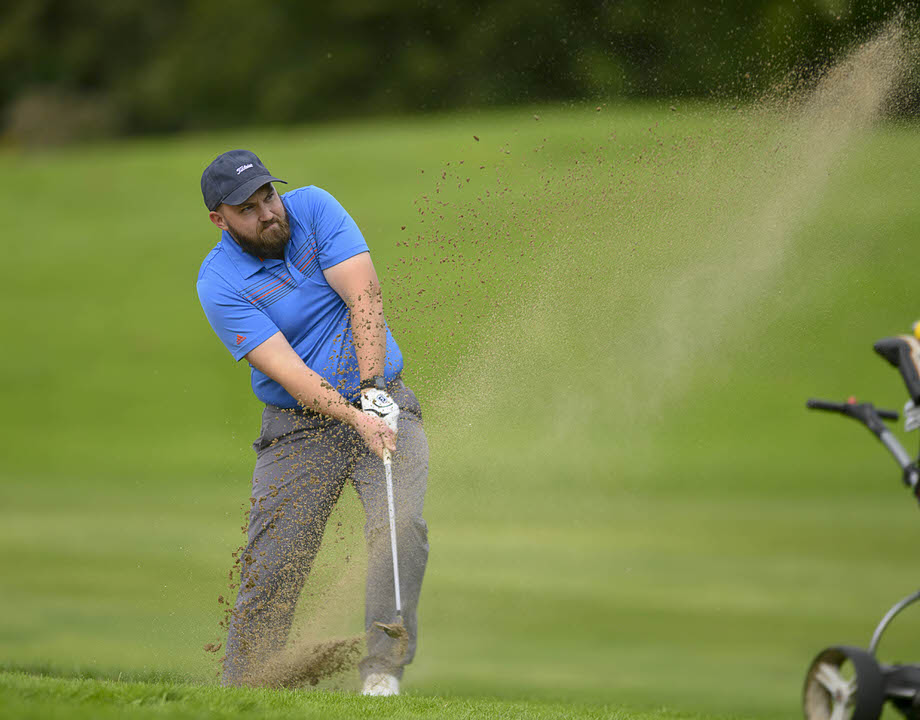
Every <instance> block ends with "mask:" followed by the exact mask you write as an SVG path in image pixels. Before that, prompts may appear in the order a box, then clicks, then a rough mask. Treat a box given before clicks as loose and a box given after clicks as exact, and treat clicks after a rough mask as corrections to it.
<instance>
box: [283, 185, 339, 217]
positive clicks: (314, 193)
mask: <svg viewBox="0 0 920 720" xmlns="http://www.w3.org/2000/svg"><path fill="white" fill-rule="evenodd" d="M281 198H282V199H283V200H284V205H285V207H287V209H288V212H292V213H294V215H296V216H298V218H299V219H301V220H305V219H309V218H311V217H313V216H315V215H317V214H320V213H322V211H323V209H324V208H325V207H326V206H327V205H329V204H331V203H335V202H336V199H335V198H334V197H332V195H331V194H330V193H329V192H328V191H326V190H323V189H322V188H320V187H317V186H316V185H304V186H303V187H299V188H297V189H295V190H289V191H288V192H286V193H284V195H282V196H281Z"/></svg>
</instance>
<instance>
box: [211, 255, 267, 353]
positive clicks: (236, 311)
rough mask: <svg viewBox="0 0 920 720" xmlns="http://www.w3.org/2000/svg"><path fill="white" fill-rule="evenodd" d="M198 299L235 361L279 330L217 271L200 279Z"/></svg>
mask: <svg viewBox="0 0 920 720" xmlns="http://www.w3.org/2000/svg"><path fill="white" fill-rule="evenodd" d="M198 299H199V300H200V301H201V307H202V308H203V309H204V314H205V316H207V318H208V322H209V323H210V324H211V327H212V328H214V332H215V333H217V337H219V338H220V340H221V342H222V343H223V344H224V345H225V346H226V348H227V350H229V351H230V354H231V355H232V356H233V359H234V360H237V361H238V360H240V359H242V358H243V357H244V356H245V355H246V353H248V352H249V351H250V350H252V349H254V348H256V347H258V346H259V345H261V344H262V343H264V342H265V341H266V340H268V339H269V338H270V337H271V336H272V335H274V334H275V333H277V332H278V327H277V325H275V323H273V322H272V321H271V320H270V319H269V317H268V316H267V315H266V314H265V313H263V312H262V311H261V310H259V309H258V308H256V307H255V306H254V305H253V304H252V303H249V302H247V301H246V300H244V299H243V298H242V297H241V296H240V294H239V293H237V292H236V291H234V290H233V288H232V287H230V285H229V284H228V283H227V282H226V281H225V280H224V279H223V278H221V277H220V276H219V275H218V274H217V273H215V272H208V273H205V274H203V275H202V277H201V278H199V280H198Z"/></svg>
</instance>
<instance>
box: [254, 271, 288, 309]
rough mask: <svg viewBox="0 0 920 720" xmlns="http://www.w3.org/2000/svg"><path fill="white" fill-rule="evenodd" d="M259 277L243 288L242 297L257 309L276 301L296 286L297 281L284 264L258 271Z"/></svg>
mask: <svg viewBox="0 0 920 720" xmlns="http://www.w3.org/2000/svg"><path fill="white" fill-rule="evenodd" d="M258 274H259V278H258V279H257V280H255V282H253V283H252V284H250V285H248V286H247V287H245V288H243V297H244V298H246V300H248V301H249V302H251V303H252V304H253V305H255V306H256V307H257V308H259V310H263V311H264V310H265V309H266V308H268V306H269V305H272V304H274V303H276V302H278V301H279V300H280V299H281V298H283V297H285V296H286V295H288V294H290V293H291V292H292V291H293V290H295V289H296V288H297V283H296V282H295V281H294V278H292V277H291V274H290V273H289V272H287V268H285V267H284V265H278V266H276V267H273V268H265V269H264V270H260V271H259V273H258Z"/></svg>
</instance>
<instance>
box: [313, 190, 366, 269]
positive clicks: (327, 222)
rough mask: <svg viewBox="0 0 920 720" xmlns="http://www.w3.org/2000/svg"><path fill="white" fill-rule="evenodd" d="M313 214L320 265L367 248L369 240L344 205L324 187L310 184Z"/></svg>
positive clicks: (338, 261)
mask: <svg viewBox="0 0 920 720" xmlns="http://www.w3.org/2000/svg"><path fill="white" fill-rule="evenodd" d="M310 191H311V192H310V196H309V203H310V214H311V216H312V218H313V228H314V232H315V233H316V246H317V250H318V251H319V252H318V261H319V266H320V268H322V269H323V270H325V269H326V268H329V267H332V266H333V265H338V264H339V263H340V262H342V261H343V260H347V259H348V258H350V257H353V256H355V255H358V254H360V253H363V252H368V247H367V242H366V241H365V240H364V236H363V235H362V234H361V231H360V230H359V229H358V225H357V223H356V222H355V221H354V220H352V218H351V215H349V214H348V213H347V212H346V211H345V208H343V207H342V205H341V204H340V203H339V201H338V200H336V199H335V198H334V197H332V195H330V194H329V193H328V192H326V191H325V190H322V189H320V188H318V187H311V188H310Z"/></svg>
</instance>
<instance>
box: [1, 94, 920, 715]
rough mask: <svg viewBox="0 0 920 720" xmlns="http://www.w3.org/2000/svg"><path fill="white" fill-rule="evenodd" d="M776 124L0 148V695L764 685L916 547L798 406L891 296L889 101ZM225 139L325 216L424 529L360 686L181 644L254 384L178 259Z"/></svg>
mask: <svg viewBox="0 0 920 720" xmlns="http://www.w3.org/2000/svg"><path fill="white" fill-rule="evenodd" d="M534 114H537V115H539V120H535V119H534V117H533V115H534ZM784 133H788V130H787V129H786V127H785V126H784V124H783V123H782V122H781V120H780V119H778V118H776V117H758V116H757V115H756V114H751V113H746V112H743V113H736V112H726V111H721V110H719V109H716V108H707V107H694V108H683V107H681V108H679V109H678V111H677V112H672V111H669V110H667V109H664V108H659V107H655V106H641V105H639V106H626V107H617V108H614V107H605V108H604V109H603V111H602V112H600V113H598V112H595V111H594V109H593V108H591V109H580V108H538V109H535V110H533V111H523V110H521V111H507V112H496V113H477V114H469V115H457V116H453V115H448V116H440V117H431V118H417V119H412V120H405V121H402V120H398V121H397V120H392V121H385V122H368V123H357V124H353V125H343V126H335V127H331V126H330V127H307V128H293V129H274V130H265V131H255V130H250V131H244V132H240V133H226V134H221V135H215V136H195V137H183V138H173V139H157V140H140V141H130V142H120V143H112V144H102V145H97V146H91V147H82V148H74V149H70V150H66V151H58V152H54V153H51V152H49V153H37V154H29V153H20V152H17V151H16V150H15V149H8V150H6V151H5V152H4V153H3V154H0V188H2V192H0V198H2V200H0V210H2V214H3V217H4V218H5V233H4V235H5V237H6V238H7V239H8V243H7V248H6V257H7V259H6V261H5V262H4V263H3V264H2V265H0V281H2V286H3V287H4V293H5V294H4V298H5V302H4V303H2V304H0V323H2V325H0V326H2V327H4V328H5V333H6V337H7V338H8V341H9V342H10V343H11V344H10V345H9V346H8V349H7V351H6V352H4V353H3V354H2V356H0V393H2V400H3V406H4V408H5V410H6V411H5V412H4V413H3V414H2V416H0V432H2V436H3V438H4V442H3V446H2V447H3V449H2V457H3V465H2V468H3V469H2V471H0V508H2V509H0V549H2V551H3V555H4V557H5V558H8V559H9V561H8V562H5V563H3V564H2V565H0V568H2V569H0V588H2V592H0V618H2V620H0V668H3V669H4V672H3V673H2V675H0V678H2V680H0V687H2V691H0V692H2V699H0V708H2V713H3V714H5V715H7V716H11V717H20V716H21V717H83V716H87V717H107V716H112V717H122V716H129V717H147V716H151V717H153V716H157V717H159V716H163V717H196V716H205V715H207V716H216V717H223V716H229V715H230V714H233V715H234V716H235V717H238V716H245V715H246V713H249V714H250V715H251V716H263V717H288V716H289V715H290V716H292V717H293V716H295V715H296V716H297V717H311V716H313V715H316V716H323V717H351V716H356V715H364V714H372V713H378V714H379V715H380V716H387V715H388V714H389V715H395V716H399V717H453V716H457V717H478V716H489V717H492V716H496V717H543V716H547V717H549V716H552V717H557V716H565V713H569V716H570V717H623V718H659V717H660V718H673V717H687V718H694V717H706V718H711V717H716V716H742V717H754V718H764V719H766V718H786V717H790V716H793V715H796V714H797V713H798V710H797V704H798V694H799V691H800V685H801V682H802V678H803V674H804V671H805V668H806V667H807V665H808V663H809V661H810V659H811V658H812V656H813V655H814V654H815V653H816V652H817V651H818V650H820V649H821V648H822V647H824V646H826V645H829V644H835V643H842V642H846V643H851V644H857V645H865V644H867V642H868V637H869V635H870V634H871V631H872V629H873V627H874V624H875V622H876V621H877V619H878V618H879V617H880V616H881V615H882V613H883V612H884V611H885V610H886V609H887V607H888V606H889V605H890V604H891V603H893V602H894V601H895V600H896V599H898V598H899V597H901V596H903V595H906V594H907V593H908V592H910V591H911V590H912V589H914V587H915V585H916V580H915V578H916V575H915V574H914V573H915V570H916V567H917V563H916V557H915V555H916V554H915V552H914V547H916V540H917V539H918V534H917V533H918V529H920V524H918V519H920V518H918V517H917V511H916V508H915V507H912V502H911V500H910V499H909V498H908V497H907V496H906V493H905V492H903V490H902V489H901V488H900V487H899V484H898V478H897V473H896V471H895V468H894V465H893V464H892V463H891V461H890V460H888V459H887V458H886V457H885V456H884V453H883V452H882V450H881V449H880V447H879V446H878V444H877V443H876V442H875V441H874V440H873V439H872V438H871V437H869V435H868V433H867V432H865V431H864V430H862V429H861V428H858V427H856V426H855V424H850V425H847V424H846V423H844V422H842V421H840V420H837V419H835V418H829V417H823V416H815V415H814V414H809V413H806V412H805V411H804V409H803V406H804V401H805V399H806V398H807V397H809V396H812V395H821V396H828V397H831V398H843V397H846V396H847V395H849V394H851V393H853V394H856V395H858V396H860V397H866V398H871V399H874V400H877V401H878V402H879V403H880V404H883V405H888V406H892V407H899V406H900V405H901V403H902V402H903V399H904V392H903V389H902V388H901V386H900V381H899V379H898V377H897V376H896V373H894V371H893V370H891V369H890V368H888V367H887V366H886V365H885V364H884V363H883V362H882V361H881V360H879V359H877V358H875V357H873V353H872V351H871V343H872V342H873V341H874V340H876V339H878V338H879V337H882V336H884V335H888V334H892V333H896V332H903V331H905V330H906V329H907V328H908V327H909V323H910V322H911V321H912V320H913V319H915V316H916V315H918V314H920V313H918V305H917V303H916V300H915V298H914V295H915V291H914V288H915V272H914V267H915V258H916V255H917V250H916V242H917V238H918V237H920V204H918V202H917V201H916V198H917V197H918V190H920V187H918V181H917V179H916V171H915V168H916V166H917V163H918V161H920V134H918V133H917V132H916V130H915V129H914V128H912V127H909V126H907V127H901V126H894V125H891V126H883V127H881V128H878V129H876V130H875V131H873V132H871V133H869V134H855V135H853V136H852V137H849V136H848V137H846V138H843V139H838V140H839V142H837V145H836V146H835V147H834V148H832V150H833V151H834V152H830V151H828V152H829V158H830V159H829V160H828V162H829V164H828V169H827V170H826V171H825V172H822V173H820V174H819V175H817V176H814V177H813V176H811V175H809V174H808V173H809V169H808V168H803V167H801V166H800V164H799V163H798V160H797V158H800V157H802V156H809V154H810V153H814V152H816V149H815V148H811V147H809V146H807V145H805V146H804V147H803V145H802V144H801V143H800V142H799V141H800V140H801V138H800V137H799V136H798V135H795V134H793V135H788V134H784ZM474 135H475V136H477V137H478V138H479V141H476V140H474V139H473V136H474ZM780 141H782V142H780ZM783 143H784V144H783ZM247 146H248V147H252V148H253V149H254V150H256V151H257V152H258V153H259V154H260V156H261V157H262V158H263V160H265V161H266V163H267V164H268V166H269V167H270V168H271V169H272V171H273V172H275V173H276V174H277V175H278V176H279V177H284V178H288V179H289V180H291V182H292V184H293V185H294V186H296V185H298V184H307V183H315V184H318V185H320V186H322V187H325V188H327V189H329V190H330V191H331V192H333V194H335V195H336V196H337V197H338V198H339V199H340V200H341V201H342V202H343V204H344V205H345V206H346V207H347V208H348V209H349V210H350V212H351V213H352V214H353V215H354V217H355V218H356V219H357V221H358V223H359V225H360V226H361V227H362V229H363V231H364V233H365V236H366V237H367V239H368V241H369V243H370V245H371V249H372V252H373V254H374V259H375V263H376V265H377V267H378V269H379V270H380V272H381V276H382V279H383V282H384V289H385V292H386V297H387V301H388V307H390V308H391V309H390V311H389V312H390V314H391V318H392V324H393V326H394V332H396V335H397V338H398V340H399V342H400V344H401V346H402V347H403V350H404V353H405V354H406V356H407V358H409V365H408V366H407V376H408V379H409V381H410V384H412V385H413V387H415V389H416V390H417V391H418V393H419V395H420V397H421V399H422V402H423V404H424V405H425V410H426V423H427V427H428V432H429V435H430V439H431V444H432V450H433V454H432V458H433V459H432V473H431V478H430V485H429V488H430V489H429V496H428V504H427V517H428V521H429V524H430V526H431V547H432V553H431V559H430V565H429V571H428V575H427V577H426V581H425V589H424V593H423V599H422V606H421V610H420V613H421V637H420V644H419V652H418V656H417V659H416V662H415V663H414V664H413V665H412V666H411V667H410V668H409V669H408V670H407V673H406V682H405V686H406V688H407V690H408V691H409V695H407V696H406V697H403V698H400V699H399V700H396V701H395V702H392V703H390V704H385V703H380V702H373V703H370V704H369V702H368V701H366V700H362V699H361V698H359V697H355V696H353V695H352V694H350V693H349V692H348V691H350V690H353V689H354V683H355V681H354V679H345V680H343V681H341V683H340V684H339V685H338V686H337V687H339V688H340V690H339V691H336V690H335V688H334V687H333V686H330V687H329V688H327V689H328V690H330V691H329V692H321V693H313V694H310V693H303V692H287V691H285V692H272V691H256V690H242V689H240V690H223V689H220V688H218V687H217V686H216V680H215V677H216V662H215V657H214V656H213V655H210V654H208V653H205V652H204V651H203V650H202V649H201V648H202V646H203V645H204V644H205V643H209V642H215V641H219V640H220V639H221V632H220V628H219V627H218V622H219V620H220V618H221V607H222V606H221V605H219V604H218V601H217V598H218V596H219V595H221V594H226V574H227V571H228V569H229V567H230V564H231V558H230V553H231V552H232V550H234V549H235V548H236V546H237V545H238V543H239V541H240V539H241V534H240V523H241V518H242V506H243V504H244V503H245V501H246V496H247V492H248V482H249V475H250V472H251V449H250V448H249V443H250V442H251V440H252V439H253V438H254V437H255V434H256V432H257V430H258V412H259V407H258V403H257V402H256V401H255V399H254V398H253V397H252V396H251V393H250V392H249V390H248V376H247V372H246V369H245V368H244V367H243V366H238V365H235V364H234V363H233V362H232V360H230V358H229V356H228V355H227V353H226V351H225V350H224V349H223V348H222V347H221V346H220V345H219V343H218V341H217V340H216V338H214V336H213V334H212V333H211V331H210V328H209V327H208V326H207V323H206V321H205V320H204V317H203V314H202V312H201V310H200V308H199V306H198V301H197V297H196V295H195V290H194V280H195V276H196V273H197V269H198V266H199V264H200V260H201V258H202V257H203V256H204V254H205V253H206V252H207V250H208V249H209V248H210V247H211V245H212V244H213V242H214V241H215V240H216V238H215V236H214V233H213V231H212V229H211V227H210V226H209V224H208V222H207V219H206V216H205V214H204V211H203V208H202V206H201V201H200V197H199V193H198V177H199V174H200V171H201V168H202V166H203V165H204V164H206V163H207V161H208V160H209V159H210V158H211V157H213V156H214V155H216V154H217V153H218V152H220V151H221V150H223V149H227V148H229V147H247ZM461 160H462V161H463V165H462V166H461V165H460V161H461ZM576 161H577V164H576ZM448 163H450V165H448ZM480 166H484V168H483V169H481V170H480ZM423 171H424V172H423ZM442 173H443V177H442ZM466 177H470V178H471V179H470V182H469V183H467V182H466ZM803 178H805V180H807V181H808V182H805V181H804V180H803ZM815 178H818V179H817V180H816V179H815ZM789 187H794V188H796V189H797V192H796V194H795V195H794V196H792V197H787V196H786V195H785V194H784V193H785V191H786V189H788V188H789ZM487 193H488V194H487ZM426 197H427V200H426V199H425V198H426ZM778 198H779V199H780V200H782V201H783V202H782V203H781V205H782V208H783V209H784V212H783V213H780V214H778V215H776V216H775V217H768V218H766V219H765V218H764V217H762V215H761V214H760V213H759V212H758V211H759V209H761V208H763V207H766V206H769V205H770V203H771V202H773V203H776V202H778V200H777V199H778ZM419 208H422V209H423V210H424V211H425V213H426V214H425V215H422V214H420V213H419V211H418V209H419ZM460 215H463V217H462V218H461V217H460ZM403 226H406V229H405V230H403V229H402V227H403ZM490 235H491V238H490ZM446 240H450V242H446ZM531 241H533V243H532V244H531ZM442 246H443V247H442ZM765 249H766V250H775V252H771V253H766V250H765ZM761 250H764V253H761V252H760V251H761ZM461 255H462V259H461ZM442 261H443V262H442ZM419 291H424V293H423V294H422V295H419V294H418V292H419ZM460 314H462V315H463V317H462V318H461V317H460ZM477 315H478V316H479V317H478V318H477V317H476V316H477ZM448 328H449V329H450V330H448ZM450 331H453V332H454V336H453V337H451V335H450ZM457 398H459V400H458V399H457ZM910 442H911V447H912V446H913V443H914V442H916V439H915V438H911V439H910ZM335 521H336V522H342V523H343V527H344V528H345V530H346V532H345V533H344V535H345V538H346V539H345V540H338V537H339V536H338V535H336V536H335V537H333V536H331V535H330V536H329V537H328V538H327V543H326V545H325V546H324V548H323V551H322V553H321V556H320V560H319V562H318V567H317V568H316V571H315V575H314V582H313V583H311V585H310V586H309V587H308V591H307V596H306V597H305V598H304V601H303V611H302V613H301V615H302V617H303V624H302V626H301V628H300V630H298V632H302V633H305V634H307V635H308V636H316V637H322V636H325V635H334V634H341V633H351V632H355V630H356V629H357V628H358V627H360V614H361V602H360V594H361V573H360V563H361V553H362V549H361V542H362V541H361V535H360V517H359V512H358V507H357V502H356V500H355V498H354V497H353V496H351V495H350V496H348V497H346V498H344V501H343V503H342V506H341V507H340V508H339V510H338V511H337V515H336V518H335ZM346 555H347V556H349V557H351V558H352V561H351V563H350V564H348V565H346V564H344V557H345V556H346ZM332 609H334V611H333V610H332ZM917 629H918V623H917V621H916V620H915V619H914V618H913V617H912V616H911V615H909V614H908V615H906V616H905V617H904V618H902V619H899V620H898V622H897V623H896V625H895V628H894V631H893V632H892V633H891V634H890V635H889V636H888V637H887V638H886V640H885V642H884V644H883V654H884V655H885V657H886V658H888V659H896V658H897V659H911V658H915V657H916V655H915V648H916V645H917V643H916V642H915V640H916V638H917ZM119 678H121V680H120V681H119ZM343 691H344V692H343ZM662 708H664V709H662Z"/></svg>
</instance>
